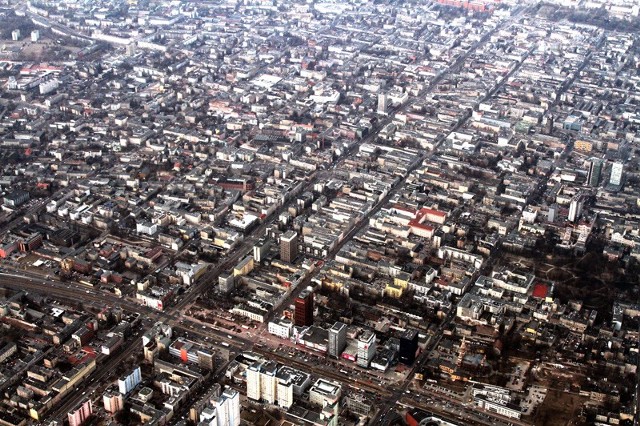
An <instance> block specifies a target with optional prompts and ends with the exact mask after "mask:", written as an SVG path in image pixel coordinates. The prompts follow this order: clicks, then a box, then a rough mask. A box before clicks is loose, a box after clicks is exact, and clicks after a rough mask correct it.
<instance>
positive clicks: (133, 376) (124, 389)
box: [118, 367, 142, 395]
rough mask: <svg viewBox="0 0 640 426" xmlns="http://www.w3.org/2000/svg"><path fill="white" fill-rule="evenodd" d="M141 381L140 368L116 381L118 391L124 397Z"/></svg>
mask: <svg viewBox="0 0 640 426" xmlns="http://www.w3.org/2000/svg"><path fill="white" fill-rule="evenodd" d="M141 381H142V375H141V374H140V367H137V368H135V369H134V370H133V371H132V372H131V373H130V374H128V375H126V376H124V377H122V378H121V379H118V390H119V391H120V393H121V394H123V395H126V394H128V393H129V392H131V390H132V389H133V388H135V387H136V386H138V384H139V383H140V382H141Z"/></svg>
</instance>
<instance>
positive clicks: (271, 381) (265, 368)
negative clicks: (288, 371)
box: [247, 361, 278, 404]
mask: <svg viewBox="0 0 640 426" xmlns="http://www.w3.org/2000/svg"><path fill="white" fill-rule="evenodd" d="M277 369H278V365H277V364H276V363H275V362H273V361H267V362H256V363H254V364H253V365H252V366H250V367H249V369H248V370H247V398H249V399H252V400H254V401H264V402H266V403H268V404H275V403H276V401H277V399H278V378H277V377H276V374H277Z"/></svg>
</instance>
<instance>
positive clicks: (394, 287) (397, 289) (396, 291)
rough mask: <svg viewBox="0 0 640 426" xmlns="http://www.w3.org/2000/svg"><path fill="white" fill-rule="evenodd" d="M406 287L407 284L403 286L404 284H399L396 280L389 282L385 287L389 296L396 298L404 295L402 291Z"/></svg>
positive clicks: (385, 291)
mask: <svg viewBox="0 0 640 426" xmlns="http://www.w3.org/2000/svg"><path fill="white" fill-rule="evenodd" d="M405 288H406V286H404V287H403V286H402V285H398V284H396V282H395V280H394V282H393V283H389V284H387V286H386V287H385V289H384V293H385V294H386V295H387V296H389V297H393V298H394V299H399V298H400V297H401V296H402V292H403V291H404V289H405Z"/></svg>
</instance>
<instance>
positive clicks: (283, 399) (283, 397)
mask: <svg viewBox="0 0 640 426" xmlns="http://www.w3.org/2000/svg"><path fill="white" fill-rule="evenodd" d="M276 376H277V379H278V385H277V395H278V400H277V402H278V406H279V407H281V408H285V409H288V408H290V407H291V406H292V405H293V380H292V378H291V376H290V375H289V373H287V372H286V371H285V370H283V369H282V368H280V369H279V370H278V374H277V375H276Z"/></svg>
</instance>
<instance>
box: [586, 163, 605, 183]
mask: <svg viewBox="0 0 640 426" xmlns="http://www.w3.org/2000/svg"><path fill="white" fill-rule="evenodd" d="M602 164H603V161H602V160H601V159H599V158H591V159H590V160H589V172H588V173H587V185H589V186H593V187H596V186H598V184H599V183H600V174H602Z"/></svg>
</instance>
